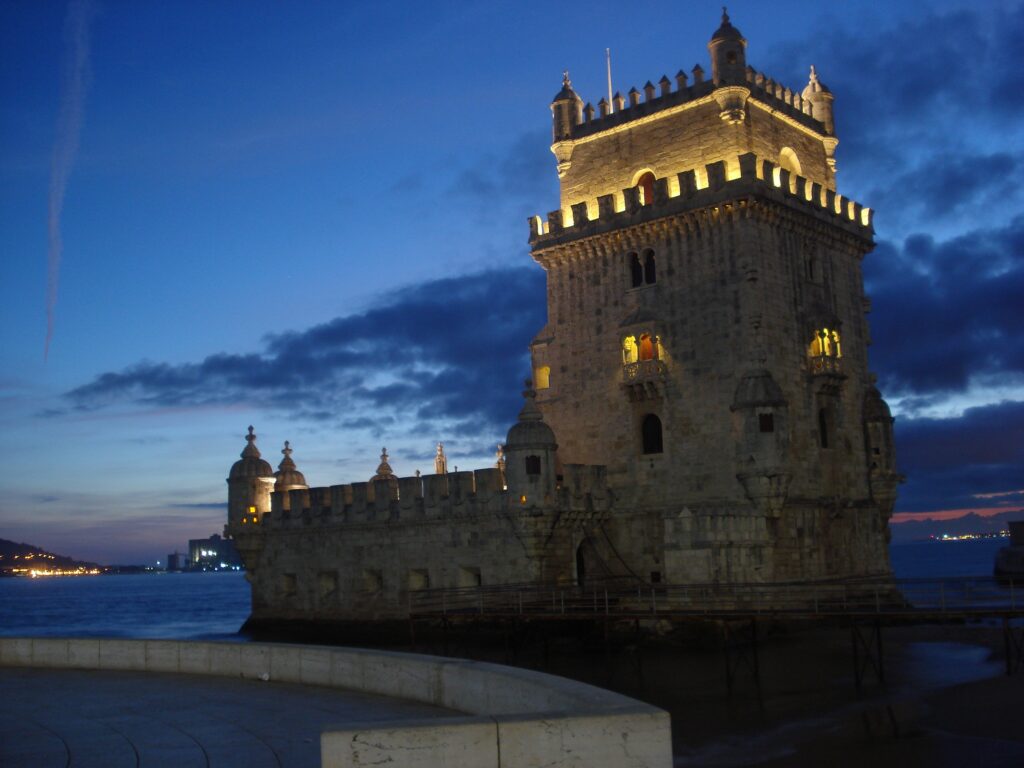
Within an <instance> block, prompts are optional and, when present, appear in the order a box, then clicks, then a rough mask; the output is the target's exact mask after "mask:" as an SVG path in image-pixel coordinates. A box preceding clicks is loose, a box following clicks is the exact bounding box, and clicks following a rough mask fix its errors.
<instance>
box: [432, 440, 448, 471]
mask: <svg viewBox="0 0 1024 768" xmlns="http://www.w3.org/2000/svg"><path fill="white" fill-rule="evenodd" d="M434 474H435V475H447V474H448V457H447V456H445V455H444V443H438V444H437V453H436V454H435V455H434Z"/></svg>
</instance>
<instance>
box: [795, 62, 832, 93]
mask: <svg viewBox="0 0 1024 768" xmlns="http://www.w3.org/2000/svg"><path fill="white" fill-rule="evenodd" d="M813 93H832V91H830V90H829V89H828V86H827V85H825V84H824V83H823V82H821V81H820V80H819V79H818V73H817V72H815V71H814V65H813V64H812V65H811V77H810V79H809V80H808V81H807V85H806V86H805V87H804V90H803V93H802V94H800V95H801V96H803V98H805V99H809V98H811V94H813Z"/></svg>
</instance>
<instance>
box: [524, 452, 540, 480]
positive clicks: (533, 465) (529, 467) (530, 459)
mask: <svg viewBox="0 0 1024 768" xmlns="http://www.w3.org/2000/svg"><path fill="white" fill-rule="evenodd" d="M526 474H527V475H531V476H533V475H539V474H540V456H527V457H526Z"/></svg>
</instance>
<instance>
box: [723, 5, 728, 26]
mask: <svg viewBox="0 0 1024 768" xmlns="http://www.w3.org/2000/svg"><path fill="white" fill-rule="evenodd" d="M722 23H723V24H728V23H729V11H728V9H727V8H726V7H725V6H724V5H723V6H722Z"/></svg>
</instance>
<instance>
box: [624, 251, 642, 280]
mask: <svg viewBox="0 0 1024 768" xmlns="http://www.w3.org/2000/svg"><path fill="white" fill-rule="evenodd" d="M626 258H627V259H628V260H629V282H630V287H632V288H639V287H640V286H641V285H643V284H644V268H643V266H642V265H641V264H640V256H639V254H636V253H631V254H629V255H628V256H627V257H626Z"/></svg>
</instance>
